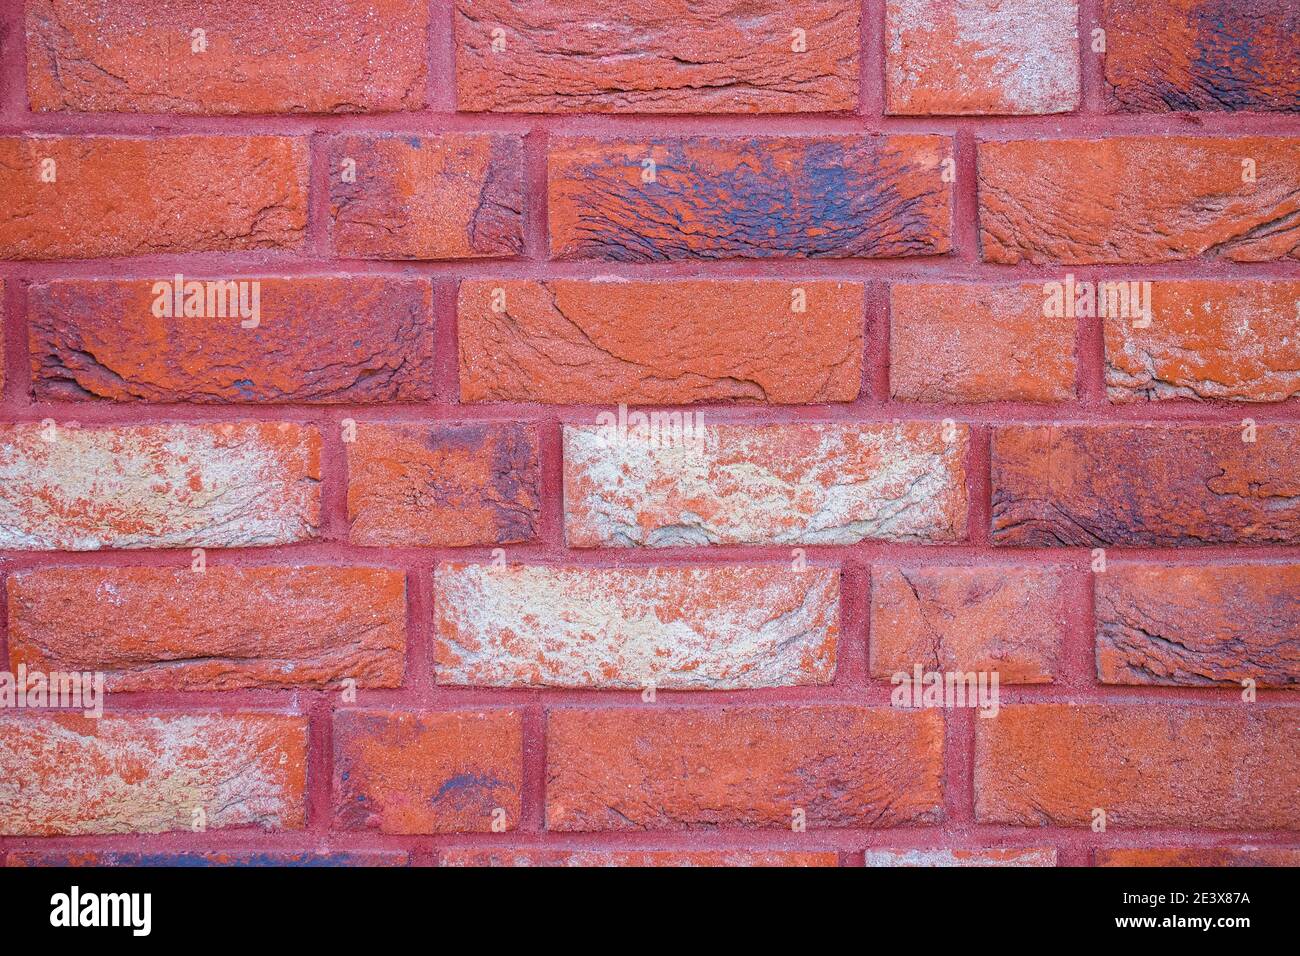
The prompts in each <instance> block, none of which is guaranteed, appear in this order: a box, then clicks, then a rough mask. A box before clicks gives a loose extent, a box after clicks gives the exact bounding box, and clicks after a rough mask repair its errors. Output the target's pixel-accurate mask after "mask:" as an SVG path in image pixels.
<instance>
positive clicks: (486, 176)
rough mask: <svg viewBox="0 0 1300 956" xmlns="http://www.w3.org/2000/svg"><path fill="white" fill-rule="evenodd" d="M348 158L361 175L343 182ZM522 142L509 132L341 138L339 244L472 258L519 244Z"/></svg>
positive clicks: (347, 252) (334, 154)
mask: <svg viewBox="0 0 1300 956" xmlns="http://www.w3.org/2000/svg"><path fill="white" fill-rule="evenodd" d="M347 160H352V161H353V162H354V163H355V164H356V170H355V173H356V179H355V181H354V182H345V181H344V180H343V178H342V177H343V174H344V172H345V165H346V161H347ZM523 208H524V200H523V141H522V140H521V139H520V138H519V137H518V136H513V135H509V136H507V135H488V134H486V133H443V134H440V135H437V136H392V135H384V136H375V135H363V134H357V135H347V136H336V137H334V139H333V140H332V141H331V144H330V216H331V217H332V220H333V222H332V234H333V237H334V248H335V251H336V253H337V254H338V255H339V256H340V257H342V258H351V259H473V258H480V257H489V256H513V255H517V254H518V253H519V252H521V251H522V250H523V242H524V240H523Z"/></svg>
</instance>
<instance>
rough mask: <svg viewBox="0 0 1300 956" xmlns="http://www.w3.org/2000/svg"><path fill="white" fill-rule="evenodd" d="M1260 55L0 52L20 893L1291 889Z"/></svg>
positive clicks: (543, 38)
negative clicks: (776, 883)
mask: <svg viewBox="0 0 1300 956" xmlns="http://www.w3.org/2000/svg"><path fill="white" fill-rule="evenodd" d="M1296 11H1297V8H1296V7H1295V6H1294V5H1293V4H1286V3H1281V4H1279V3H1276V2H1273V0H1231V2H1229V0H1158V2H1145V3H1139V2H1137V0H1080V2H1078V4H1077V5H1076V4H1075V3H1074V2H1069V0H1001V2H994V0H960V2H959V0H864V2H857V0H805V2H801V3H787V2H778V0H704V2H693V3H686V2H680V0H657V2H648V0H631V2H626V3H623V4H615V5H610V4H607V3H600V2H596V0H549V2H522V3H507V2H505V0H365V2H362V0H341V2H340V0H328V2H327V0H306V2H301V3H295V4H283V5H279V4H274V3H247V2H243V0H240V2H236V0H205V2H202V3H200V2H198V0H187V2H183V3H175V4H167V5H166V9H165V10H163V9H160V5H159V4H156V3H154V2H151V0H27V2H26V3H23V2H19V0H12V2H9V3H7V4H5V5H4V9H3V13H2V14H0V16H2V17H3V19H0V48H2V50H3V64H4V66H3V71H2V72H0V282H2V283H3V293H2V294H0V311H2V314H3V323H2V325H0V328H2V329H3V357H4V362H3V366H2V372H3V393H2V400H0V575H2V576H3V583H4V586H3V588H2V589H0V602H2V603H3V614H0V628H3V630H2V631H0V652H2V653H3V656H4V657H5V659H6V660H7V661H8V664H7V667H8V669H9V670H10V671H16V670H17V669H18V668H19V666H20V665H21V666H23V667H25V668H27V669H28V670H29V671H34V672H50V671H99V672H102V673H103V674H104V675H105V679H106V689H107V695H108V696H107V701H106V706H105V713H104V716H103V718H102V719H99V720H95V719H93V718H87V717H84V716H82V715H81V714H80V712H78V711H67V712H54V711H51V710H49V709H44V710H42V709H39V708H38V709H22V710H18V709H15V710H13V711H7V712H5V713H2V714H0V856H3V857H4V858H6V859H7V860H8V861H9V862H10V863H14V864H23V863H43V862H50V861H73V862H100V863H139V862H158V861H167V860H174V859H175V858H176V855H177V854H186V855H192V856H198V857H202V858H204V859H207V860H210V861H213V862H224V863H259V862H267V861H274V862H293V863H308V864H312V863H334V862H339V863H353V864H401V863H407V862H410V863H416V864H432V863H443V864H451V865H474V864H484V863H494V864H515V863H550V864H554V863H568V864H587V863H613V864H656V865H657V864H670V863H706V864H741V865H748V864H769V863H778V864H801V865H805V864H806V865H826V864H830V865H836V864H838V865H862V864H864V863H867V864H871V865H895V864H916V863H922V864H933V863H945V864H948V863H969V862H978V863H994V864H1008V863H1012V864H1031V865H1052V864H1060V865H1089V864H1097V865H1113V864H1119V865H1122V864H1131V863H1144V864H1155V865H1174V864H1187V863H1191V864H1211V865H1236V864H1285V863H1290V864H1292V865H1294V864H1296V863H1297V862H1300V838H1297V832H1296V831H1297V830H1298V829H1300V750H1298V749H1297V747H1296V741H1297V739H1300V735H1298V733H1297V732H1298V731H1300V706H1297V704H1296V702H1295V700H1296V698H1295V691H1296V688H1297V687H1298V686H1300V451H1298V447H1300V441H1298V439H1300V398H1298V397H1297V396H1300V371H1297V369H1300V264H1298V262H1297V260H1300V119H1298V114H1300V52H1298V51H1297V46H1296V43H1295V38H1296V36H1297V35H1298V34H1300V14H1297V12H1296ZM1098 29H1104V31H1105V44H1106V49H1105V53H1104V54H1103V53H1101V52H1097V51H1095V50H1094V49H1093V46H1094V44H1095V43H1097V42H1098V40H1097V37H1096V35H1095V34H1094V31H1095V30H1098ZM194 30H202V31H204V32H203V34H202V36H201V37H197V38H196V37H194V36H193V35H192V31H194ZM494 42H496V43H497V45H498V47H499V48H498V49H496V50H494V49H493V44H494ZM502 44H503V46H502ZM795 47H799V48H800V49H797V50H796V49H795ZM177 274H182V275H184V276H185V277H186V278H187V279H190V280H197V281H235V282H240V281H246V282H251V281H254V280H256V281H257V282H259V283H260V284H259V286H258V290H259V293H258V294H259V297H260V299H259V303H260V304H259V312H258V316H257V321H256V322H253V321H252V320H251V319H250V318H245V316H243V315H229V314H228V315H224V316H221V315H212V314H198V315H195V314H188V315H187V314H182V315H179V316H174V315H167V314H163V315H159V314H158V311H159V310H158V309H157V308H156V307H155V299H156V294H155V290H154V289H153V283H154V282H156V281H159V280H161V281H164V282H168V281H171V279H172V277H173V276H175V275H177ZM1121 280H1123V281H1128V280H1134V281H1139V282H1141V281H1149V282H1150V283H1151V286H1150V297H1151V298H1150V302H1151V313H1152V321H1151V322H1150V324H1149V325H1148V324H1146V323H1143V322H1141V321H1137V322H1136V324H1135V321H1134V317H1133V316H1131V315H1120V316H1114V315H1111V316H1106V317H1099V316H1096V315H1092V314H1076V312H1075V311H1073V310H1069V311H1064V310H1063V311H1060V312H1057V313H1056V314H1047V313H1045V311H1044V303H1045V301H1046V300H1047V299H1048V296H1049V294H1050V289H1049V288H1048V286H1047V284H1048V283H1052V282H1060V283H1066V282H1067V281H1068V282H1070V283H1072V284H1073V283H1100V282H1116V281H1121ZM164 297H165V296H164ZM206 308H207V305H206V303H205V304H204V309H206ZM183 311H184V310H183V309H182V312H183ZM619 403H625V404H627V405H629V406H631V407H632V410H633V411H636V410H637V408H638V407H640V408H641V410H644V411H665V410H675V411H678V412H683V411H684V412H688V413H695V412H698V413H700V414H701V415H702V416H703V421H704V422H705V425H706V439H705V441H704V442H703V443H702V444H701V445H700V446H698V447H696V446H693V445H688V446H687V447H684V448H683V447H667V448H666V447H651V446H647V445H646V444H644V443H636V442H631V443H628V442H618V441H612V440H610V439H609V436H608V435H607V434H606V433H604V432H602V430H601V428H600V427H599V419H598V416H599V415H601V414H602V413H609V412H610V411H611V410H614V409H616V408H617V406H618V404H619ZM1245 419H1249V420H1250V421H1249V422H1245V421H1244V420H1245ZM196 548H201V549H203V551H202V554H201V557H198V558H196V557H195V552H194V549H196ZM496 549H500V550H499V551H498V550H496ZM196 561H198V562H200V564H201V569H200V570H196V569H195V567H194V562H196ZM914 666H920V667H922V668H924V669H926V670H930V671H933V670H938V671H943V672H951V671H976V672H996V673H997V674H998V675H999V679H1000V681H1001V685H1000V690H1001V697H1000V710H999V713H998V715H997V716H996V717H991V718H985V717H982V716H979V715H978V713H977V712H976V711H974V710H972V709H970V708H956V707H950V708H943V709H938V708H903V707H896V706H893V705H892V703H891V695H892V692H893V690H894V687H893V685H892V684H891V676H892V675H893V674H895V673H896V672H899V671H905V672H911V671H912V669H913V667H914ZM1243 681H1250V682H1253V683H1254V685H1255V686H1256V688H1257V692H1256V694H1255V697H1254V699H1253V700H1246V699H1243V697H1244V696H1247V697H1248V696H1250V695H1248V694H1246V695H1243ZM348 682H354V683H355V687H356V693H355V699H352V698H351V697H347V696H345V685H346V684H348ZM651 685H652V686H653V693H650V692H648V691H647V688H648V687H650V686H651ZM1099 810H1100V811H1104V814H1105V823H1106V825H1105V828H1104V830H1101V829H1099V828H1097V827H1096V821H1097V819H1098V816H1097V812H1098V811H1099ZM800 824H802V825H800Z"/></svg>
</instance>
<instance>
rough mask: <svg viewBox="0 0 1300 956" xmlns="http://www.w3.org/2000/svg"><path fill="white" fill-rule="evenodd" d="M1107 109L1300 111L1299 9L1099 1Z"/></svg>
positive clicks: (1233, 0) (1264, 3)
mask: <svg viewBox="0 0 1300 956" xmlns="http://www.w3.org/2000/svg"><path fill="white" fill-rule="evenodd" d="M1101 25H1102V26H1103V27H1104V28H1105V30H1106V57H1105V61H1104V62H1105V84H1106V86H1105V89H1106V91H1107V93H1108V108H1109V109H1110V110H1112V111H1117V112H1122V113H1151V112H1156V113H1163V112H1165V111H1167V110H1179V111H1183V110H1233V111H1236V110H1250V111H1252V112H1256V111H1258V112H1266V111H1270V110H1271V111H1286V112H1293V113H1294V112H1297V111H1300V51H1297V47H1296V37H1297V36H1300V7H1296V6H1295V5H1294V4H1293V3H1287V2H1283V3H1278V2H1277V0H1154V2H1152V0H1142V2H1137V0H1104V2H1103V4H1102V19H1101Z"/></svg>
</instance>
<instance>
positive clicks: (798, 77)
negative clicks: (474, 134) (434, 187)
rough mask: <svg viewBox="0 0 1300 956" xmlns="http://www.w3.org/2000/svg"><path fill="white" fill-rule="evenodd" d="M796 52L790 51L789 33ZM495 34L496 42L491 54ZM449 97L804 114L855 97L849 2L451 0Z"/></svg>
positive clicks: (471, 101)
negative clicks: (453, 90)
mask: <svg viewBox="0 0 1300 956" xmlns="http://www.w3.org/2000/svg"><path fill="white" fill-rule="evenodd" d="M795 28H798V29H802V30H803V31H804V33H805V44H806V50H805V51H804V52H802V53H796V52H794V49H793V48H794V46H795V38H794V33H793V31H794V29H795ZM498 29H500V30H502V31H504V41H505V49H504V50H500V51H495V52H494V51H493V49H492V42H493V33H494V32H495V31H496V30H498ZM456 86H457V104H458V107H459V109H462V110H496V111H503V112H516V113H806V112H820V111H826V110H852V109H854V108H855V107H856V106H857V100H858V4H857V3H854V2H850V0H806V2H804V3H801V4H800V5H799V8H798V11H797V13H796V12H792V11H791V10H790V8H789V5H788V4H786V3H783V2H781V0H749V2H744V3H741V2H737V0H721V2H710V3H706V4H700V3H694V2H688V0H666V2H657V0H655V2H652V0H632V2H630V3H626V4H623V5H622V6H620V8H619V11H618V16H617V17H610V16H609V7H608V5H607V4H605V3H602V2H600V0H549V2H547V3H535V4H518V3H511V2H508V0H457V3H456Z"/></svg>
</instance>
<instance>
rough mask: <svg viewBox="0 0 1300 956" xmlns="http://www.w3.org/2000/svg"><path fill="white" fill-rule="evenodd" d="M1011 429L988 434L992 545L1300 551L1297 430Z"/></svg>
mask: <svg viewBox="0 0 1300 956" xmlns="http://www.w3.org/2000/svg"><path fill="white" fill-rule="evenodd" d="M1247 433H1248V429H1246V428H1242V427H1238V426H1237V425H1177V424H1171V425H1127V424H1111V425H1007V426H999V427H997V428H995V429H994V432H993V513H992V518H993V540H994V542H995V543H996V544H1009V545H1075V546H1083V545H1088V546H1093V545H1106V544H1116V545H1155V546H1162V547H1171V546H1172V547H1178V546H1187V545H1198V544H1232V543H1240V544H1267V543H1275V544H1295V543H1297V542H1300V457H1297V456H1296V454H1295V449H1296V447H1297V441H1300V428H1297V426H1295V425H1290V424H1276V425H1273V424H1260V425H1259V426H1257V428H1256V430H1255V441H1253V442H1247V441H1245V440H1244V438H1245V437H1246V435H1247Z"/></svg>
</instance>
